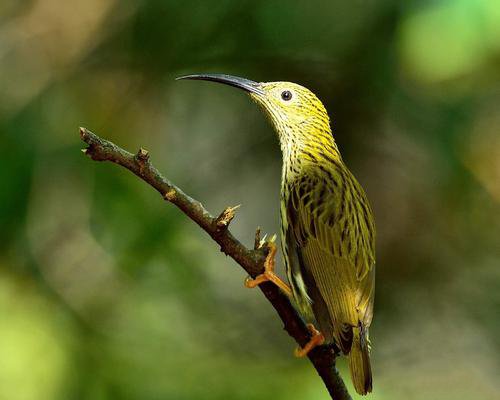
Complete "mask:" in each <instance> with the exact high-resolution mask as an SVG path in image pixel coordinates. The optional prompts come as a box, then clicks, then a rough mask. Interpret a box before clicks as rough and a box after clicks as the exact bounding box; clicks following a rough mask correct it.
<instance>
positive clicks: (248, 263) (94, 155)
mask: <svg viewBox="0 0 500 400" xmlns="http://www.w3.org/2000/svg"><path fill="white" fill-rule="evenodd" d="M80 137H81V139H82V140H83V141H84V142H85V143H87V145H88V147H87V148H86V149H84V150H83V152H84V153H85V154H86V155H87V156H89V157H90V158H91V159H92V160H94V161H111V162H113V163H115V164H118V165H121V166H122V167H125V168H127V169H128V170H129V171H131V172H133V173H134V174H135V175H137V176H138V177H139V178H141V179H142V180H143V181H145V182H146V183H147V184H149V185H150V186H152V187H153V188H155V189H156V190H157V191H158V192H159V193H160V194H161V195H162V197H163V198H164V199H165V200H167V201H169V202H170V203H172V204H174V205H176V206H177V207H178V208H179V209H180V210H181V211H182V212H183V213H184V214H186V216H188V217H189V218H191V219H192V220H193V221H194V222H196V223H197V224H198V225H199V226H200V227H201V228H202V229H203V230H204V231H205V232H206V233H208V234H209V235H210V236H211V237H212V239H213V240H214V241H215V242H216V243H217V244H218V245H219V246H220V249H221V251H222V252H223V253H225V254H226V255H228V256H230V257H231V258H233V259H234V260H235V261H236V262H237V263H238V264H239V265H241V267H242V268H243V269H244V270H245V271H246V272H247V273H248V274H249V275H250V276H251V277H253V278H255V277H256V276H257V275H259V274H260V273H262V272H263V271H264V260H265V258H266V254H267V252H268V246H267V245H266V243H264V245H263V246H260V247H259V246H258V242H259V241H260V237H259V235H260V232H259V231H257V234H256V241H255V242H256V245H255V246H254V247H255V248H254V249H248V248H247V247H245V246H244V245H243V244H241V243H240V242H239V241H238V240H237V239H236V238H235V237H234V236H233V235H232V234H231V232H230V231H229V229H228V226H229V223H230V222H231V220H232V219H233V218H234V214H235V210H236V209H237V208H238V206H236V207H227V208H226V209H225V210H224V211H223V212H222V213H221V214H220V215H219V216H217V217H213V216H212V215H211V214H210V213H209V212H208V211H207V210H206V209H205V208H204V207H203V205H202V204H201V203H200V202H199V201H197V200H195V199H193V198H191V197H189V196H188V195H187V194H185V193H184V192H183V191H182V190H181V189H179V188H178V187H177V186H175V185H174V184H173V183H172V182H170V181H169V180H168V179H166V178H164V177H163V176H162V175H161V174H160V172H159V171H158V170H157V169H156V168H155V167H154V166H153V165H152V164H151V162H150V159H149V153H148V151H147V150H144V149H142V148H141V149H139V151H138V152H137V154H135V155H134V154H132V153H129V152H128V151H125V150H123V149H122V148H121V147H119V146H117V145H115V144H114V143H111V142H110V141H107V140H105V139H102V138H100V137H99V136H97V135H95V134H94V133H92V132H90V131H89V130H87V129H85V128H80ZM259 288H260V290H261V291H262V293H264V296H266V298H267V299H268V300H269V302H270V303H271V305H272V306H273V307H274V309H275V310H276V312H277V313H278V315H279V317H280V318H281V320H282V322H283V325H284V329H285V330H286V331H287V332H288V334H289V335H290V336H291V337H293V338H294V339H295V341H296V342H297V344H298V345H299V346H304V345H305V344H306V343H307V342H308V341H309V339H310V333H309V331H308V329H307V328H306V325H305V324H304V322H303V321H302V319H301V318H300V316H299V315H298V314H297V312H296V311H295V309H294V307H293V306H292V304H291V303H290V300H289V299H288V297H287V296H286V295H284V294H283V293H282V292H281V291H280V290H279V289H278V287H277V286H275V285H274V284H272V283H270V282H265V283H263V284H261V285H260V286H259ZM308 357H309V360H310V361H311V363H312V364H313V366H314V368H315V369H316V371H317V373H318V375H319V376H320V377H321V379H322V380H323V382H324V384H325V386H326V388H327V390H328V392H329V393H330V396H331V397H332V399H335V400H351V397H350V395H349V393H348V392H347V389H346V387H345V384H344V382H343V380H342V378H341V377H340V375H339V372H338V370H337V369H336V367H335V350H334V348H333V347H332V346H319V347H317V348H315V349H314V350H312V351H311V352H310V353H309V355H308Z"/></svg>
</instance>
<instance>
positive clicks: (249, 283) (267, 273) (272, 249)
mask: <svg viewBox="0 0 500 400" xmlns="http://www.w3.org/2000/svg"><path fill="white" fill-rule="evenodd" d="M267 245H268V246H269V253H268V254H267V257H266V261H265V262H264V272H263V273H262V274H260V275H257V276H256V277H255V279H252V278H250V277H248V278H247V279H245V286H246V287H247V288H254V287H256V286H258V285H260V284H261V283H263V282H267V281H271V282H273V283H274V284H275V285H276V286H278V287H279V288H280V289H281V290H283V292H285V293H286V294H287V295H288V296H291V295H292V289H290V286H288V285H287V284H286V283H285V282H283V281H282V280H281V279H280V277H279V276H278V275H276V274H275V273H274V265H275V261H274V257H275V256H276V245H275V244H274V243H273V242H268V244H267Z"/></svg>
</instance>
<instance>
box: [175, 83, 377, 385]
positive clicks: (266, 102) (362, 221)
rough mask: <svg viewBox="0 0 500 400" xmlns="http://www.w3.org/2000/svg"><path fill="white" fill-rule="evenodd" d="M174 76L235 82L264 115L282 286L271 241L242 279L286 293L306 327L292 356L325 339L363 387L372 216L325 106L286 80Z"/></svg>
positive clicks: (371, 285) (367, 380)
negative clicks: (276, 154) (273, 151)
mask: <svg viewBox="0 0 500 400" xmlns="http://www.w3.org/2000/svg"><path fill="white" fill-rule="evenodd" d="M177 79H196V80H206V81H214V82H219V83H223V84H226V85H230V86H234V87H236V88H239V89H243V90H245V91H246V92H248V93H249V95H250V97H251V98H252V99H253V100H254V101H255V102H256V103H257V104H259V106H260V107H261V108H262V109H263V110H264V112H265V113H266V114H267V116H268V117H269V119H270V120H271V123H272V125H273V126H274V129H275V130H276V132H277V134H278V138H279V143H280V147H281V152H282V155H283V168H282V175H281V195H280V200H281V205H280V217H281V218H280V220H281V248H282V252H283V256H284V257H283V258H284V264H285V271H286V275H287V278H288V282H289V285H290V286H288V285H287V284H286V283H284V282H283V281H282V280H281V279H280V278H279V277H278V276H277V275H276V274H275V273H274V271H273V269H274V256H275V253H276V247H275V246H274V245H273V244H271V248H270V252H269V254H268V257H267V259H266V263H265V271H264V273H263V274H261V275H259V276H257V277H256V278H255V279H250V278H248V279H247V281H246V286H248V287H255V286H257V285H259V284H260V283H262V282H265V281H272V282H274V283H275V284H277V285H278V286H279V287H280V288H281V289H282V290H283V291H284V292H285V293H287V294H289V295H291V296H292V297H293V299H294V301H295V303H296V305H297V307H298V309H299V311H300V313H301V314H302V316H303V317H304V319H305V320H306V321H307V322H309V324H308V328H309V330H310V331H311V334H312V337H311V340H310V341H309V343H307V345H306V346H304V348H302V349H298V351H296V355H298V356H302V357H303V356H305V355H307V353H308V352H309V351H310V350H312V349H313V348H314V347H316V346H318V345H321V344H323V343H327V344H328V343H333V344H335V345H336V346H337V347H338V348H339V349H340V350H341V351H342V353H344V354H345V355H347V356H348V358H349V370H350V373H351V379H352V382H353V384H354V388H355V389H356V392H358V393H359V394H367V393H368V392H371V390H372V371H371V365H370V342H369V336H368V329H369V327H370V324H371V322H372V318H373V300H374V294H375V222H374V217H373V212H372V209H371V207H370V204H369V202H368V199H367V197H366V194H365V191H364V190H363V188H362V187H361V185H360V184H359V183H358V181H357V180H356V178H355V177H354V175H353V174H352V173H351V172H350V171H349V169H348V168H347V166H346V165H345V163H344V161H343V159H342V156H341V155H340V151H339V149H338V147H337V144H336V143H335V138H334V136H333V132H332V129H331V126H330V118H329V117H328V113H327V111H326V109H325V107H324V106H323V104H322V103H321V101H320V100H319V99H318V98H317V97H316V95H314V93H312V92H311V91H310V90H308V89H306V88H305V87H303V86H300V85H298V84H296V83H291V82H254V81H251V80H248V79H245V78H240V77H236V76H231V75H225V74H200V75H187V76H182V77H179V78H177ZM315 326H317V327H318V328H319V330H317V329H316V327H315Z"/></svg>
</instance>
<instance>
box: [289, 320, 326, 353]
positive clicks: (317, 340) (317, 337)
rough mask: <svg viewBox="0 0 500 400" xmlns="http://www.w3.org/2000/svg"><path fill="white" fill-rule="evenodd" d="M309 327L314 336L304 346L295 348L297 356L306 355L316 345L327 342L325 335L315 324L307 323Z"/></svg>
mask: <svg viewBox="0 0 500 400" xmlns="http://www.w3.org/2000/svg"><path fill="white" fill-rule="evenodd" d="M307 329H309V332H311V336H312V337H311V339H310V340H309V342H307V344H306V345H305V346H304V347H303V348H300V347H297V348H296V349H295V352H294V354H295V357H300V358H302V357H305V356H307V355H308V354H309V352H310V351H311V350H312V349H314V348H315V347H316V346H321V345H322V344H323V343H325V337H324V336H323V334H322V333H321V332H320V331H318V330H317V329H316V328H315V327H314V325H313V324H307Z"/></svg>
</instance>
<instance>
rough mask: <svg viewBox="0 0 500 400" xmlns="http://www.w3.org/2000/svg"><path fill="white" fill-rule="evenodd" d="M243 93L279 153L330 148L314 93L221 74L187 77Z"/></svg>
mask: <svg viewBox="0 0 500 400" xmlns="http://www.w3.org/2000/svg"><path fill="white" fill-rule="evenodd" d="M177 79H197V80H206V81H214V82H219V83H223V84H226V85H230V86H234V87H237V88H239V89H243V90H245V91H247V92H248V93H249V94H250V97H251V98H252V99H253V100H254V101H255V102H256V103H258V104H259V105H260V106H261V107H262V108H263V109H264V111H265V113H266V114H267V115H268V117H269V119H270V120H271V122H272V124H273V125H274V127H275V129H276V131H277V132H278V136H279V138H280V142H281V146H282V149H283V150H285V149H286V148H290V147H291V146H299V147H300V146H301V145H313V144H318V145H323V146H324V145H333V146H334V142H333V137H332V134H331V129H330V119H329V118H328V113H327V112H326V109H325V107H324V106H323V104H322V103H321V101H320V100H319V99H318V98H317V97H316V95H315V94H314V93H312V92H311V91H310V90H308V89H306V88H305V87H303V86H300V85H297V84H296V83H292V82H254V81H251V80H248V79H245V78H239V77H236V76H231V75H224V74H203V75H187V76H183V77H180V78H177Z"/></svg>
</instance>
